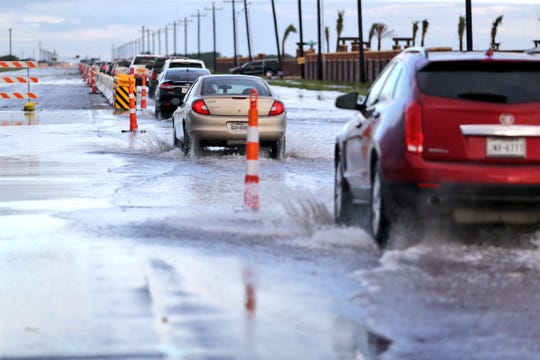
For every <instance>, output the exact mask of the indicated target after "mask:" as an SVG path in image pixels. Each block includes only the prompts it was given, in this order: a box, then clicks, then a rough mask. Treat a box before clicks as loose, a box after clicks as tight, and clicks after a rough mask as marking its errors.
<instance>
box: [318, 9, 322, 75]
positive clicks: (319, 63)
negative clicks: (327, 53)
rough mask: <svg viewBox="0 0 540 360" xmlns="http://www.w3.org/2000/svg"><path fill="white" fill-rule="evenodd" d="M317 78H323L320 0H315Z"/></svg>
mask: <svg viewBox="0 0 540 360" xmlns="http://www.w3.org/2000/svg"><path fill="white" fill-rule="evenodd" d="M317 39H318V40H317V41H318V43H317V80H322V79H323V71H322V53H321V0H317Z"/></svg>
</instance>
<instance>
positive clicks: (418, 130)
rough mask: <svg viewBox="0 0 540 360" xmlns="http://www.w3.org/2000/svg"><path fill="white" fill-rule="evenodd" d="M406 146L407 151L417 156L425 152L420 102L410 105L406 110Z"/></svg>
mask: <svg viewBox="0 0 540 360" xmlns="http://www.w3.org/2000/svg"><path fill="white" fill-rule="evenodd" d="M405 145H406V146H407V151H409V152H412V153H415V154H421V153H422V152H423V151H424V133H423V132H422V106H421V105H420V103H419V102H418V101H414V102H412V103H409V104H408V105H407V107H406V109H405Z"/></svg>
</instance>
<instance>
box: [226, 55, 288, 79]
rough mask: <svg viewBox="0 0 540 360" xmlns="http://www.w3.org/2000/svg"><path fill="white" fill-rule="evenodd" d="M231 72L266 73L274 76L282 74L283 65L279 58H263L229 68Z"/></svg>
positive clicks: (268, 75)
mask: <svg viewBox="0 0 540 360" xmlns="http://www.w3.org/2000/svg"><path fill="white" fill-rule="evenodd" d="M229 73H231V74H243V75H266V76H267V77H272V76H274V75H277V74H281V73H282V71H281V67H280V63H279V60H278V59H261V60H253V61H248V62H246V63H244V64H242V65H241V66H238V67H233V68H231V69H229Z"/></svg>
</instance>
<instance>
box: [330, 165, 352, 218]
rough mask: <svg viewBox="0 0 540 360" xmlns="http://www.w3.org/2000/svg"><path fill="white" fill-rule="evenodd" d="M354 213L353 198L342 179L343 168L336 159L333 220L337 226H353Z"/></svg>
mask: <svg viewBox="0 0 540 360" xmlns="http://www.w3.org/2000/svg"><path fill="white" fill-rule="evenodd" d="M354 212H355V211H354V204H353V197H352V194H351V191H350V189H349V185H348V184H347V182H346V181H345V179H344V178H343V167H342V166H341V160H340V159H339V158H338V159H337V160H336V168H335V176H334V219H335V221H336V223H337V224H342V225H353V222H354V221H353V219H354Z"/></svg>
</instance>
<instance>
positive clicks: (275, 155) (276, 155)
mask: <svg viewBox="0 0 540 360" xmlns="http://www.w3.org/2000/svg"><path fill="white" fill-rule="evenodd" d="M285 143H286V139H285V135H283V137H282V138H281V140H279V141H276V142H275V143H274V144H272V145H271V146H270V158H272V159H276V160H281V159H283V158H284V157H285Z"/></svg>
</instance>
